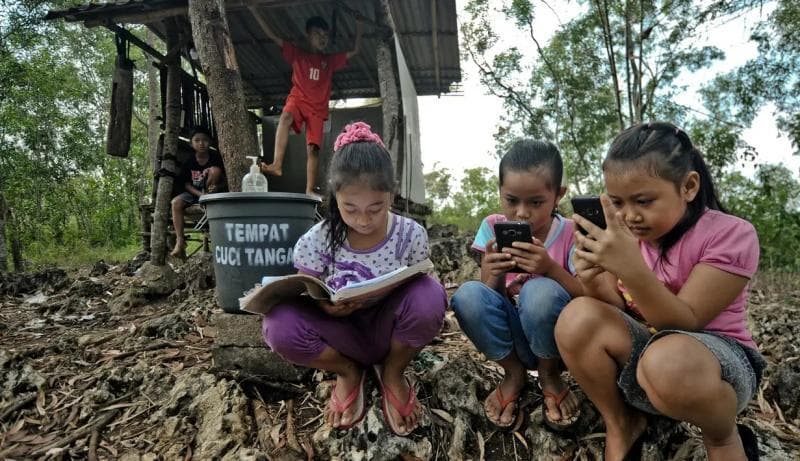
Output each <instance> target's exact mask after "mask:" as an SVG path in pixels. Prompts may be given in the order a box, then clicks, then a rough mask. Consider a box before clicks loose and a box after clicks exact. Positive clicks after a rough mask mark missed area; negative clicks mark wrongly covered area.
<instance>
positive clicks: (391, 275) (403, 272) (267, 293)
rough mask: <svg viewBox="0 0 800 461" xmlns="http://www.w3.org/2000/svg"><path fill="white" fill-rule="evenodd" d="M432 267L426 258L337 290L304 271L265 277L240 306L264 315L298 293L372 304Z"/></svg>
mask: <svg viewBox="0 0 800 461" xmlns="http://www.w3.org/2000/svg"><path fill="white" fill-rule="evenodd" d="M432 270H433V263H432V262H431V260H430V259H425V260H423V261H420V262H418V263H416V264H414V265H411V266H403V267H400V268H397V269H395V270H393V271H391V272H388V273H386V274H383V275H381V276H378V277H375V278H374V279H370V280H365V281H363V282H356V283H351V284H349V285H347V286H344V287H342V288H340V289H338V290H334V289H333V288H331V287H329V286H327V285H325V283H324V282H323V281H322V280H320V279H318V278H316V277H312V276H310V275H307V274H292V275H283V276H277V277H264V280H263V281H262V284H261V285H256V288H255V289H254V290H252V291H251V292H250V293H248V294H246V295H245V296H244V297H242V298H239V309H241V310H243V311H247V312H252V313H254V314H266V313H267V312H269V310H270V309H272V306H274V305H276V304H278V303H280V302H283V301H287V300H290V299H292V298H296V297H298V296H301V295H306V296H310V297H312V298H314V299H318V300H329V301H330V302H331V303H333V304H336V303H338V302H343V301H360V302H365V303H374V302H377V301H379V300H380V299H381V298H383V297H384V296H386V295H388V294H389V293H390V292H391V291H392V290H394V289H395V288H397V287H398V286H400V285H402V284H403V283H405V282H407V281H408V280H410V279H412V278H414V277H416V276H418V275H421V274H425V273H428V272H431V271H432Z"/></svg>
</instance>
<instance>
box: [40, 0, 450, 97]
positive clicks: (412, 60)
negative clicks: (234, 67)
mask: <svg viewBox="0 0 800 461" xmlns="http://www.w3.org/2000/svg"><path fill="white" fill-rule="evenodd" d="M432 2H435V7H436V11H435V15H436V18H437V23H438V27H437V36H438V37H437V38H438V40H437V43H438V47H434V44H433V25H432V19H433V17H434V11H433V10H432ZM186 4H187V3H186V0H116V1H112V2H108V3H89V4H86V5H82V6H78V7H74V8H70V9H67V10H60V11H51V12H50V13H48V15H47V16H46V18H47V19H55V18H64V19H66V20H68V21H88V22H90V23H92V22H93V23H98V22H101V21H103V20H108V19H112V18H113V19H115V20H117V19H119V18H124V17H125V16H128V15H132V14H140V13H146V12H157V11H163V10H168V9H173V10H175V11H176V12H177V13H178V16H177V19H178V21H179V23H180V24H182V26H183V27H186V28H188V27H189V21H188V18H187V17H186V15H185V13H181V10H180V9H181V8H185V7H186ZM227 4H228V24H229V27H230V30H231V35H232V40H233V43H234V46H235V49H236V57H237V60H238V61H239V67H240V70H241V73H242V79H243V80H244V83H245V93H246V96H247V99H248V105H249V106H250V107H262V106H269V105H273V104H276V103H282V102H283V99H284V98H285V97H286V94H287V93H288V92H289V88H290V84H291V68H290V67H289V65H288V64H286V63H285V62H284V60H283V58H282V57H281V55H280V49H279V48H278V46H277V45H275V44H274V43H272V42H271V41H270V40H269V39H268V38H267V37H266V35H265V34H264V33H263V32H262V31H261V28H260V27H259V25H258V23H257V22H256V21H255V19H254V18H253V16H252V14H251V13H250V11H249V10H247V9H246V8H245V7H244V3H243V2H240V3H238V5H239V6H235V5H236V4H235V3H233V2H230V1H229V2H227ZM289 4H291V6H287V5H289ZM374 4H375V3H374V2H373V1H370V0H361V1H355V0H350V1H347V2H344V1H342V0H327V1H313V0H312V1H297V2H285V1H283V2H281V1H269V0H262V2H261V3H259V6H258V8H259V11H260V12H261V15H262V17H263V18H264V19H265V20H266V21H267V22H268V23H269V25H270V27H271V28H273V30H274V31H275V33H276V34H277V35H279V36H280V37H281V38H283V39H285V40H288V41H291V42H292V43H296V44H298V45H301V46H302V44H303V43H304V41H305V34H304V28H305V21H306V19H308V18H309V17H311V16H322V17H323V18H325V19H326V20H327V21H328V23H329V24H331V23H332V16H333V14H334V10H335V9H336V8H337V6H341V5H344V8H341V7H340V8H339V9H338V13H337V18H338V19H337V21H336V35H335V37H332V40H331V44H330V45H329V52H338V51H347V50H350V49H352V47H353V40H354V38H355V20H354V18H353V17H352V16H351V15H350V14H348V13H347V12H346V10H347V9H354V10H358V11H359V12H361V13H362V14H363V15H365V16H366V17H367V18H374V17H375V12H374V11H373V5H374ZM390 5H391V11H392V16H393V19H394V23H395V29H396V30H395V32H396V34H397V36H398V37H399V40H400V44H401V46H402V48H403V53H404V54H405V58H406V61H407V64H408V67H409V69H410V71H411V75H412V77H413V80H414V85H415V87H416V89H417V93H418V94H419V95H435V94H441V93H447V92H449V91H450V88H451V86H452V85H457V84H458V83H459V82H460V81H461V67H460V63H459V49H458V28H457V27H458V26H457V19H456V7H455V0H393V1H390ZM331 25H332V24H331ZM147 26H148V27H149V28H151V29H152V30H154V31H155V32H156V33H157V34H159V35H160V36H162V37H163V26H162V23H161V22H160V21H157V22H152V23H148V24H147ZM379 36H380V30H377V28H376V27H374V26H372V25H370V24H364V36H363V39H362V42H361V50H360V53H359V54H358V55H357V56H355V57H354V59H353V60H352V61H351V63H350V65H349V66H348V67H346V68H345V69H342V70H341V71H339V72H337V73H336V74H335V75H334V79H333V91H332V95H331V97H332V98H334V99H344V98H350V97H363V98H366V97H377V96H380V90H379V88H378V71H377V61H376V58H375V56H376V53H377V45H378V37H379ZM436 51H438V69H439V71H438V81H437V70H436V69H437V66H436V64H437V58H436V56H437V52H436Z"/></svg>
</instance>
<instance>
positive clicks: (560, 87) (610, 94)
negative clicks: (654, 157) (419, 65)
mask: <svg viewBox="0 0 800 461" xmlns="http://www.w3.org/2000/svg"><path fill="white" fill-rule="evenodd" d="M494 5H497V3H496V2H491V1H488V0H471V1H469V2H468V5H467V7H466V12H467V15H468V19H467V21H465V22H464V24H463V27H462V42H463V47H464V55H465V57H466V58H468V59H470V60H472V61H473V62H474V63H475V64H476V65H477V66H478V68H479V71H480V76H481V81H482V83H483V84H484V86H485V87H486V88H487V89H488V90H489V91H490V92H491V93H493V94H495V95H498V96H500V97H502V98H503V99H504V101H505V106H506V109H507V111H508V112H507V114H506V115H505V116H504V117H503V119H502V120H501V121H500V124H499V126H498V130H497V132H496V134H495V138H496V140H497V150H498V152H503V151H505V147H506V146H507V145H508V143H509V142H511V140H513V138H515V137H519V136H526V137H533V138H539V139H547V140H550V141H553V142H555V143H556V144H558V145H559V146H560V148H561V150H562V154H563V157H564V164H565V173H566V177H567V180H568V181H569V186H570V189H571V190H572V191H574V192H577V193H583V192H585V191H586V190H589V189H592V188H595V187H596V185H597V183H598V181H599V178H600V171H599V165H600V163H601V160H602V158H603V156H604V154H605V150H606V147H607V143H608V142H609V141H610V140H611V139H612V138H613V137H614V135H616V134H617V133H618V132H619V131H620V130H621V129H622V128H624V127H627V126H629V125H631V124H633V123H636V122H639V121H643V120H652V119H664V120H673V121H676V122H677V123H681V124H683V125H684V126H685V127H687V129H688V128H691V126H692V125H694V124H696V123H700V122H702V121H704V118H701V119H700V121H697V120H696V119H695V118H694V117H693V115H695V114H693V113H691V112H689V111H688V110H687V109H686V108H685V107H683V106H681V105H678V104H676V103H674V102H673V100H674V97H675V95H676V94H677V93H679V92H680V91H682V90H683V87H682V86H681V84H680V77H681V75H682V73H684V72H694V71H697V70H699V69H702V68H705V67H708V66H709V65H711V64H712V63H713V62H715V61H718V60H720V59H722V58H723V57H724V55H723V53H722V51H720V50H719V49H717V48H714V47H709V46H702V45H701V41H700V40H698V34H699V32H698V29H699V28H700V27H701V26H702V25H703V22H704V21H707V20H710V19H709V18H712V16H713V17H718V16H719V17H721V16H724V15H727V14H730V12H729V11H728V10H727V9H725V8H722V7H720V6H719V5H717V4H716V3H714V4H713V5H712V6H714V7H715V8H716V9H712V6H705V7H704V6H701V5H698V4H697V2H692V1H690V0H675V1H672V2H669V5H668V6H667V5H664V6H663V7H662V6H661V5H660V4H659V3H658V2H650V1H644V2H604V1H595V0H592V1H584V2H580V3H579V5H578V7H579V8H580V12H579V13H578V14H577V15H576V16H575V17H574V18H572V19H571V20H569V21H568V22H566V23H565V24H563V25H562V26H561V27H560V28H559V29H558V30H556V32H555V33H554V35H553V36H552V37H551V38H550V40H549V41H548V42H546V43H543V42H541V41H540V40H541V38H542V37H537V31H536V29H535V28H534V20H535V19H536V15H537V12H538V9H539V8H547V7H549V6H547V5H546V4H542V3H541V2H533V1H523V0H515V1H512V2H503V3H502V5H503V6H500V7H497V8H496V9H495V7H494ZM626 5H627V6H626ZM726 8H728V9H730V8H731V6H730V5H727V4H726ZM492 18H500V19H499V20H498V21H499V22H505V23H506V25H505V27H506V28H510V27H509V26H511V25H513V26H515V27H516V28H518V29H520V30H521V31H525V32H526V33H527V36H528V38H529V39H530V40H529V42H528V44H527V45H526V44H520V43H516V42H515V43H514V46H511V47H509V48H503V46H502V44H503V42H502V40H501V39H500V37H499V36H498V34H497V32H496V31H495V29H494V28H495V27H498V26H499V24H497V22H498V21H493V20H492ZM701 18H702V19H701ZM523 50H524V52H523ZM722 126H723V127H724V124H723V125H722ZM713 128H715V129H717V128H719V127H718V126H716V125H715V126H714V127H713ZM723 134H724V135H725V136H723ZM739 134H740V133H739V131H738V130H728V131H727V132H725V133H721V132H719V131H717V132H715V134H714V141H716V142H715V143H713V144H711V145H710V153H711V154H712V155H713V156H714V158H715V162H714V163H715V164H718V165H720V167H722V166H725V165H728V164H730V163H731V162H733V161H734V160H735V159H736V158H737V154H740V153H741V151H737V150H736V148H735V147H739V145H740V144H741V141H740V140H739ZM731 135H732V136H733V138H732V139H728V138H730V136H731ZM722 141H725V142H722ZM725 149H728V150H725Z"/></svg>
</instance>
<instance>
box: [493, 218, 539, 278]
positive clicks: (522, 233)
mask: <svg viewBox="0 0 800 461" xmlns="http://www.w3.org/2000/svg"><path fill="white" fill-rule="evenodd" d="M494 236H495V238H496V239H497V251H502V250H503V248H506V247H511V246H512V245H511V244H512V243H514V242H526V243H531V242H532V241H533V236H532V235H531V225H530V224H528V223H527V222H525V221H506V222H498V223H494ZM509 272H524V271H523V270H522V269H520V268H519V267H514V268H512V269H510V270H509Z"/></svg>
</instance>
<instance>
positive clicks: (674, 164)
mask: <svg viewBox="0 0 800 461" xmlns="http://www.w3.org/2000/svg"><path fill="white" fill-rule="evenodd" d="M630 162H645V163H643V165H645V167H646V168H648V169H649V170H650V171H651V173H652V174H653V176H656V177H659V178H663V179H665V180H667V181H670V182H672V183H673V184H675V187H681V185H682V184H683V181H684V179H685V178H686V174H688V173H689V172H691V171H696V172H697V174H698V175H699V176H700V190H699V191H698V193H697V196H696V197H695V198H694V200H692V201H691V202H689V203H688V204H687V207H686V213H685V214H684V216H683V218H681V220H680V221H679V222H678V224H676V225H675V227H673V228H672V229H671V230H670V231H669V232H667V233H666V235H664V236H663V237H662V238H661V245H660V246H661V258H662V259H663V260H665V261H666V260H667V252H668V251H669V249H670V248H672V246H673V245H675V243H677V242H678V240H680V239H681V237H683V235H684V234H685V233H686V232H687V231H688V230H689V229H691V228H692V226H694V225H695V224H697V221H699V220H700V217H701V216H702V215H703V213H704V212H705V210H706V208H709V209H712V210H719V211H722V212H723V213H724V212H725V209H724V208H723V207H722V204H721V203H720V200H719V197H718V196H717V191H716V188H715V187H714V180H713V178H712V177H711V173H710V172H709V170H708V166H707V165H706V162H705V160H703V156H702V154H701V153H700V151H699V150H698V149H697V148H696V147H695V146H694V144H692V141H691V139H689V135H688V134H686V132H685V131H683V130H681V129H680V128H678V127H676V126H675V125H673V124H671V123H665V122H652V123H642V124H639V125H634V126H632V127H630V128H628V129H626V130H625V131H623V132H622V133H620V134H619V135H618V136H617V137H616V138H615V139H614V141H613V142H612V143H611V148H610V149H609V151H608V155H607V156H606V159H605V161H604V162H603V170H607V169H608V168H610V167H611V165H616V164H618V163H619V164H623V167H625V168H627V167H629V165H627V164H628V163H630Z"/></svg>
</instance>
